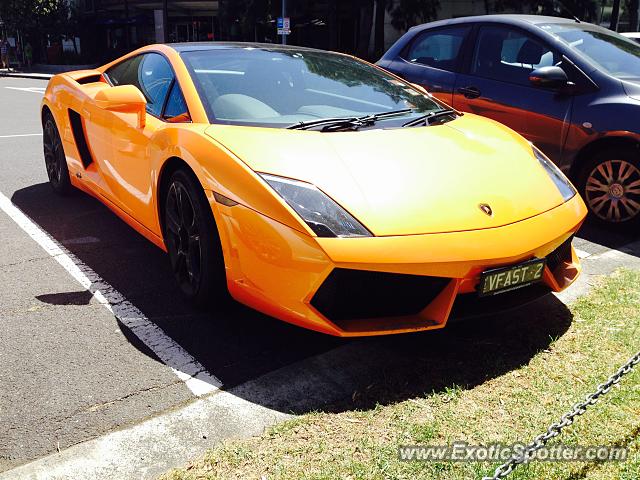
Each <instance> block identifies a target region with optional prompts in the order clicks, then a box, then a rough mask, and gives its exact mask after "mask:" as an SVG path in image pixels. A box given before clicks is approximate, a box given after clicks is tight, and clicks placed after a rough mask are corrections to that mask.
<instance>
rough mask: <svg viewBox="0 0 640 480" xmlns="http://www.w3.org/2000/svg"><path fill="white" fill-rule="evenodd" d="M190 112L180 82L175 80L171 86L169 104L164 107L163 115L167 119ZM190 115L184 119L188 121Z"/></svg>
mask: <svg viewBox="0 0 640 480" xmlns="http://www.w3.org/2000/svg"><path fill="white" fill-rule="evenodd" d="M184 114H187V115H188V114H189V110H188V108H187V104H186V102H185V101H184V96H183V95H182V90H181V89H180V85H178V82H173V86H172V87H171V91H170V92H169V98H168V99H167V105H166V106H165V108H164V114H163V115H162V117H163V118H165V119H171V118H177V117H179V116H180V115H184ZM187 118H188V117H184V120H183V121H187Z"/></svg>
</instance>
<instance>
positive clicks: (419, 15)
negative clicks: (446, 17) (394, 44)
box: [388, 0, 440, 31]
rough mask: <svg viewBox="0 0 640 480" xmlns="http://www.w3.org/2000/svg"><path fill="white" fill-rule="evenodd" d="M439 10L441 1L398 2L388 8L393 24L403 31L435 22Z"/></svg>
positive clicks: (407, 0) (391, 3)
mask: <svg viewBox="0 0 640 480" xmlns="http://www.w3.org/2000/svg"><path fill="white" fill-rule="evenodd" d="M439 9H440V0H397V1H396V2H389V6H388V10H389V14H390V15H391V24H392V25H393V26H394V27H395V28H397V29H398V30H401V31H405V30H408V29H409V28H411V27H413V26H414V25H419V24H421V23H425V22H429V21H431V20H435V18H436V17H437V15H438V10H439Z"/></svg>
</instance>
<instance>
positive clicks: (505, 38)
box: [471, 27, 560, 86]
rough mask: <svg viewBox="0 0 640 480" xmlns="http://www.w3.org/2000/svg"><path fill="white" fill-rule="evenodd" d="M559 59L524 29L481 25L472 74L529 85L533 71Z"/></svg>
mask: <svg viewBox="0 0 640 480" xmlns="http://www.w3.org/2000/svg"><path fill="white" fill-rule="evenodd" d="M559 62H560V57H559V55H558V54H557V53H555V52H553V51H552V50H551V49H549V48H548V47H547V46H546V45H545V44H544V43H542V42H541V41H539V40H537V39H536V38H534V37H532V36H530V35H528V34H526V33H525V32H521V31H519V30H513V29H510V28H504V27H482V28H481V29H480V33H479V35H478V41H477V42H476V50H475V53H474V55H473V61H472V64H471V74H472V75H477V76H479V77H485V78H492V79H495V80H501V81H504V82H509V83H517V84H520V85H526V86H529V85H530V83H529V74H530V73H531V72H532V71H533V70H535V69H536V68H540V67H547V66H551V65H557V64H558V63H559Z"/></svg>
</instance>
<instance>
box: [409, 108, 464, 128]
mask: <svg viewBox="0 0 640 480" xmlns="http://www.w3.org/2000/svg"><path fill="white" fill-rule="evenodd" d="M452 114H453V115H460V114H459V113H458V112H456V111H455V110H452V109H451V108H443V109H442V110H438V111H437V112H430V113H427V114H426V115H422V116H421V117H418V118H414V119H413V120H410V121H408V122H407V123H405V124H404V125H402V126H403V127H415V126H416V125H421V124H423V123H424V124H425V125H431V122H433V121H434V120H437V119H438V118H440V117H444V116H445V115H452Z"/></svg>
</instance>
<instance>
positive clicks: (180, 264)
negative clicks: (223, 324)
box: [163, 170, 228, 306]
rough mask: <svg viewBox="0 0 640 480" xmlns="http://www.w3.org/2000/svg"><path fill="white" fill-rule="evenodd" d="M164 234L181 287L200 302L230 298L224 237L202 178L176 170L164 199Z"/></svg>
mask: <svg viewBox="0 0 640 480" xmlns="http://www.w3.org/2000/svg"><path fill="white" fill-rule="evenodd" d="M163 216H164V229H163V230H164V238H165V245H166V247H167V251H168V253H169V259H170V261H171V267H172V269H173V274H174V276H175V279H176V282H177V283H178V286H179V287H180V290H182V292H183V293H184V294H185V295H186V296H187V297H188V298H189V299H190V300H192V301H194V302H195V303H196V304H197V305H199V306H210V305H215V304H218V305H220V304H224V303H226V301H227V299H228V292H227V285H226V274H225V270H224V259H223V256H222V247H221V244H220V237H219V236H218V231H217V229H216V225H215V221H214V219H213V214H212V213H211V207H210V205H209V203H208V201H207V198H206V196H205V194H204V190H203V189H202V187H201V185H200V182H198V180H197V178H195V176H194V175H193V174H191V173H190V172H187V171H185V170H178V171H176V172H175V173H174V174H173V175H172V176H171V179H170V180H169V184H168V187H167V190H166V194H165V201H164V215H163Z"/></svg>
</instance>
